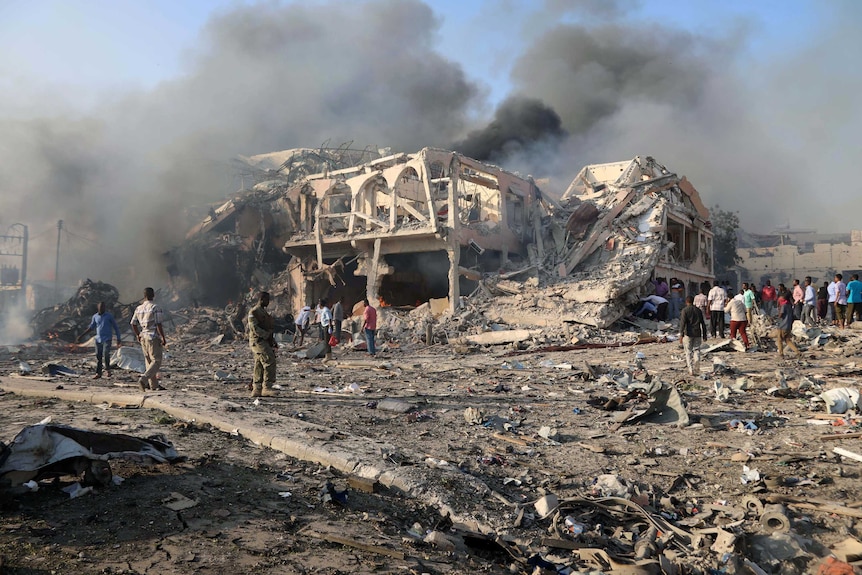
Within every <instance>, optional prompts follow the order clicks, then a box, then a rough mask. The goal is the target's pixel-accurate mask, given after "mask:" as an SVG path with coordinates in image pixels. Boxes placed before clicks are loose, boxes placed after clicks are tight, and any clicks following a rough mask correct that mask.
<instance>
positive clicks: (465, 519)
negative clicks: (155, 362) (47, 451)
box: [0, 308, 862, 574]
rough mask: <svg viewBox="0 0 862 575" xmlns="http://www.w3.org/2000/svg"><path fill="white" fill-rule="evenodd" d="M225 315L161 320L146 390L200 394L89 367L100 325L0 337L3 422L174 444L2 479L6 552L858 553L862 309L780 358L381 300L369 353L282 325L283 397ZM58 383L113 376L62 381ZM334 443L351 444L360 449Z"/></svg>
mask: <svg viewBox="0 0 862 575" xmlns="http://www.w3.org/2000/svg"><path fill="white" fill-rule="evenodd" d="M485 311H486V312H487V310H485ZM223 313H224V312H223V311H222V310H210V309H205V308H200V309H197V310H185V311H184V312H182V313H179V314H176V316H175V319H176V322H175V323H174V324H173V325H172V326H171V324H170V323H169V324H168V325H169V326H171V327H169V330H168V338H169V342H171V343H169V348H168V355H169V357H168V358H167V359H166V361H165V366H164V368H163V380H162V381H163V384H164V386H165V387H166V388H167V391H163V392H159V393H155V394H151V395H153V396H158V397H160V398H161V401H164V402H167V403H170V402H174V404H176V405H181V406H186V408H189V409H190V406H193V405H194V401H193V398H194V397H198V396H206V397H211V398H215V399H217V400H218V402H220V403H218V405H222V406H227V407H219V408H218V409H213V410H211V412H209V413H208V412H207V410H205V409H202V410H201V411H200V413H199V415H198V417H197V418H186V419H184V418H182V417H177V416H175V415H171V414H170V413H167V412H165V411H160V410H157V409H152V408H148V407H147V400H143V401H142V397H141V394H140V392H138V391H137V390H136V388H137V385H136V383H135V381H136V372H134V371H133V370H132V369H125V370H124V369H119V368H117V369H115V370H114V374H113V376H112V378H111V379H101V380H97V381H95V382H94V381H92V380H90V375H91V373H92V372H91V371H90V370H91V369H92V363H93V358H92V357H91V355H92V354H91V353H90V347H89V346H86V345H82V346H70V345H68V344H62V343H58V342H57V341H41V342H38V343H32V344H24V345H20V346H10V347H5V348H0V361H2V366H3V370H2V374H3V375H2V380H0V387H3V388H4V389H6V390H7V391H6V392H5V393H4V394H3V395H2V396H1V397H0V402H2V404H3V412H4V414H7V415H6V416H4V418H3V423H2V429H0V432H2V434H3V435H2V437H3V441H4V442H6V443H9V442H10V441H11V440H12V439H13V438H14V437H15V436H16V435H17V434H18V433H19V432H20V431H21V430H22V429H23V428H25V427H27V426H29V425H33V424H36V423H39V422H40V421H42V420H43V419H44V418H45V417H48V416H50V418H51V423H52V425H69V426H73V427H77V428H82V429H91V430H93V429H95V430H97V431H100V432H109V433H111V432H116V433H122V434H127V435H133V436H138V437H141V438H144V437H150V436H153V435H162V436H164V437H165V438H166V439H167V441H169V442H170V443H172V444H173V447H174V448H175V449H176V452H177V453H178V454H179V456H182V457H184V458H185V459H184V460H183V461H181V462H177V463H173V464H170V463H155V464H150V465H145V464H144V463H140V462H135V461H127V460H117V461H113V460H112V461H111V462H110V465H111V470H112V473H113V474H115V475H116V476H117V477H118V478H121V479H116V480H115V482H116V483H117V484H115V482H111V483H108V484H107V485H98V486H96V487H95V488H94V489H91V490H89V491H86V492H85V493H83V494H81V495H77V494H76V493H75V491H74V490H72V494H70V493H68V492H67V491H69V490H68V489H67V490H66V491H64V490H63V488H68V487H69V486H71V485H74V484H75V483H77V482H80V481H81V478H80V477H75V476H74V474H71V475H70V474H68V473H66V474H62V475H60V476H59V477H58V478H56V479H49V478H45V479H41V480H40V481H38V482H37V487H38V491H31V490H30V489H28V488H27V487H25V486H23V485H14V486H9V487H8V489H7V491H6V495H4V499H3V514H2V529H0V555H2V556H3V567H2V569H3V571H2V572H3V573H25V572H38V571H34V570H44V571H45V572H49V571H52V570H53V571H56V572H68V570H69V569H74V571H75V572H81V573H207V572H222V571H223V570H224V569H226V568H230V569H231V570H232V571H233V572H236V573H276V572H278V573H282V572H302V573H336V572H347V571H350V572H354V573H355V572H359V573H372V572H373V573H380V572H402V571H404V570H405V569H406V570H409V571H411V572H416V573H426V572H427V573H467V572H489V573H496V572H499V573H503V572H513V573H533V572H536V573H538V572H547V573H551V572H568V573H680V574H682V573H814V572H817V571H818V569H821V567H822V568H823V569H826V568H830V569H837V568H843V567H842V566H843V565H845V562H846V563H847V564H848V565H847V566H846V568H848V569H851V571H846V572H852V567H851V566H850V565H849V564H853V563H857V562H858V561H859V559H860V558H862V551H860V547H862V545H860V543H859V541H858V540H857V538H858V537H859V536H860V533H859V529H860V523H859V521H860V517H862V511H860V509H862V493H860V488H859V485H860V482H859V473H860V469H862V468H860V465H862V462H860V459H862V441H860V438H862V431H860V430H859V421H860V420H859V419H857V418H856V411H857V409H858V407H859V394H858V391H857V390H858V378H859V376H860V373H862V366H858V365H857V363H856V360H855V358H856V357H858V353H859V349H860V347H862V337H860V335H862V331H856V330H852V329H847V330H833V329H832V328H823V329H822V330H821V329H814V330H804V329H802V330H796V331H797V341H798V342H800V344H801V346H802V349H803V354H802V356H801V358H799V359H788V360H780V359H779V358H778V356H777V353H776V352H775V351H774V344H772V342H770V341H769V340H768V339H766V338H761V339H760V348H759V350H758V351H755V352H748V353H745V352H739V351H736V350H735V348H734V346H733V345H731V344H730V343H729V342H728V340H721V341H719V342H716V341H713V340H710V341H707V342H706V344H705V346H704V347H705V349H713V348H714V349H713V351H710V352H709V353H707V354H706V355H705V359H704V361H703V363H702V366H701V374H699V375H696V376H689V375H688V373H687V370H686V366H685V361H684V358H683V356H682V350H681V349H680V347H679V342H678V341H676V338H675V337H674V333H675V332H674V329H673V328H672V327H671V326H669V325H666V324H655V325H654V326H653V327H654V328H655V329H654V330H653V331H645V330H643V328H632V329H626V328H624V327H615V329H614V330H602V329H598V328H589V327H584V326H580V327H573V328H572V329H573V330H574V331H575V332H576V334H574V335H572V334H568V333H566V334H560V333H559V330H557V329H536V328H532V329H517V328H518V326H500V325H497V327H496V328H493V329H492V330H491V331H487V332H484V333H488V334H500V337H499V338H497V339H498V340H499V341H495V342H493V343H497V345H488V344H487V343H485V344H480V343H473V342H471V341H470V337H469V334H468V332H469V331H470V330H469V329H465V330H464V331H463V332H461V331H459V330H458V328H457V326H456V325H455V324H457V323H458V322H457V321H456V319H457V318H450V320H451V322H450V323H451V324H453V325H452V326H450V327H451V329H449V330H448V332H450V333H445V332H446V331H447V330H442V331H441V333H439V334H438V335H439V336H441V337H444V338H446V339H451V341H450V342H449V343H447V344H442V343H433V342H432V345H427V344H425V343H424V342H422V341H420V339H421V338H420V337H419V336H418V335H416V336H415V337H412V336H411V334H412V333H414V332H415V331H416V329H415V328H414V327H413V325H414V323H418V324H421V323H422V322H416V320H415V318H414V319H411V313H410V312H405V311H398V310H394V309H392V310H388V309H386V308H383V310H382V313H381V315H382V321H381V325H382V326H388V327H384V328H383V330H382V331H383V334H382V335H383V337H382V338H381V339H382V340H383V342H382V346H381V349H382V351H381V353H380V355H379V357H376V358H373V359H372V358H369V357H368V356H367V354H365V353H363V352H362V351H361V350H357V349H352V346H351V345H349V344H345V345H342V346H338V347H336V349H335V357H334V359H333V361H330V362H322V361H320V360H315V359H306V358H304V357H303V356H304V355H305V351H306V350H307V349H308V347H309V345H313V343H314V341H313V339H314V338H313V337H312V338H310V339H311V340H312V341H308V342H306V344H307V345H306V346H304V348H303V349H294V348H293V347H292V346H291V345H290V344H289V335H286V336H283V337H282V339H283V343H282V346H281V348H280V350H279V353H278V358H279V364H278V383H279V385H280V387H281V388H282V389H281V392H280V395H279V396H278V397H275V398H261V399H258V400H256V401H255V400H253V399H252V398H250V397H249V391H248V385H249V382H250V366H251V354H250V352H249V350H248V348H247V345H246V344H245V343H244V342H242V341H224V338H219V337H216V338H213V337H212V334H211V333H209V334H205V335H202V334H198V333H197V331H196V328H195V326H196V325H198V324H199V323H200V322H201V321H203V320H204V319H209V318H211V317H217V316H219V315H220V314H223ZM463 314H464V316H463V317H470V319H469V321H466V320H465V322H464V323H469V324H470V325H474V326H475V325H477V324H478V323H481V322H480V320H479V318H480V317H481V318H485V319H486V320H487V314H486V313H483V312H481V311H479V310H477V309H472V310H471V309H467V310H464V312H463ZM413 315H414V316H415V315H416V314H415V313H414V314H413ZM181 317H184V318H185V319H187V320H188V321H185V322H182V323H181V320H180V319H179V318H181ZM463 317H462V319H463ZM492 319H493V318H492ZM495 325H496V324H495ZM504 328H505V329H504ZM510 328H511V329H510ZM659 328H664V329H663V330H661V329H659ZM387 330H388V332H387ZM399 330H400V331H399ZM494 330H496V331H494ZM507 332H518V334H514V335H513V334H511V333H510V334H508V335H509V337H503V334H506V333H507ZM387 333H388V335H387ZM459 333H461V334H463V337H461V338H460V339H459V338H458V337H457V336H458V334H459ZM417 334H418V332H417ZM396 335H399V336H400V337H396ZM507 339H509V340H511V341H509V342H506V341H505V340H507ZM573 340H577V343H571V342H572V341H573ZM480 341H481V340H480ZM717 343H718V344H723V345H715V344H717ZM591 344H592V345H591ZM127 347H129V348H130V349H134V348H132V347H131V346H127ZM24 364H26V365H27V366H30V367H31V370H30V374H29V375H27V376H22V375H21V371H22V369H23V365H24ZM40 365H60V366H63V367H65V368H67V369H66V370H61V371H56V370H55V372H54V373H55V374H54V375H50V373H49V372H46V373H45V374H44V375H37V374H38V373H39V369H38V366H40ZM27 384H29V389H30V392H31V393H35V392H34V391H33V390H35V389H37V388H38V389H43V390H44V391H40V392H38V393H39V394H40V395H43V396H45V397H42V398H39V397H35V396H33V395H27V394H25V393H23V391H26V389H25V388H26V387H27ZM40 385H41V386H43V387H41V388H40V387H38V386H40ZM12 388H15V389H21V390H22V392H11V391H9V389H12ZM830 390H839V391H837V392H834V391H833V392H829V391H830ZM841 390H843V391H841ZM72 392H79V395H81V396H84V395H87V394H96V395H95V396H98V394H111V397H114V396H119V397H121V398H123V397H128V400H127V401H112V402H96V403H87V402H79V401H72V400H69V399H66V400H61V399H57V398H52V397H51V396H56V397H61V396H62V394H63V393H72ZM665 392H666V393H665ZM826 392H829V393H826ZM148 395H149V394H148ZM668 397H676V398H678V399H679V400H680V403H678V404H677V403H674V402H673V401H671V400H668ZM219 411H221V412H229V413H221V414H220V413H217V412H219ZM830 412H831V413H830ZM219 417H234V418H237V419H239V420H246V421H248V422H253V425H254V426H255V427H256V428H259V429H261V430H263V431H265V432H266V433H270V434H278V433H279V432H280V430H282V431H281V432H282V433H288V432H289V433H292V434H294V436H295V435H296V431H295V430H296V429H302V430H304V433H305V436H306V437H305V438H299V441H306V442H307V443H308V444H309V445H314V446H315V450H314V454H312V449H311V448H309V451H308V452H309V456H308V457H305V458H296V457H292V456H289V455H287V454H285V453H283V452H281V451H279V450H278V449H273V448H269V447H264V446H261V445H255V443H254V441H252V440H251V439H249V438H248V437H244V436H243V434H242V432H234V433H231V431H230V430H226V429H219V428H218V425H215V426H214V425H212V424H210V423H208V421H210V419H212V420H213V421H214V420H216V419H219ZM241 425H242V424H240V425H238V427H237V429H238V430H240V429H244V428H242V427H241ZM296 426H299V427H296ZM294 439H296V437H294ZM258 443H259V442H258ZM362 444H364V447H356V448H354V447H351V446H355V445H362ZM339 445H342V446H344V445H346V446H348V448H349V449H353V450H354V452H355V453H357V454H358V455H357V456H356V458H357V461H354V462H351V463H350V469H346V468H345V464H343V463H340V462H341V461H342V459H340V458H339V457H338V453H339V449H340V447H339ZM321 453H323V454H326V453H332V454H334V455H332V456H331V459H332V461H330V462H328V463H327V462H325V461H321V459H322V458H325V456H321V455H320V454H321ZM4 459H5V458H4ZM0 469H2V468H0ZM368 470H372V471H368ZM404 478H407V479H404ZM411 481H412V482H413V483H410V488H409V489H406V490H405V488H404V487H403V486H404V484H405V482H411ZM73 495H76V496H74V497H73ZM141 549H146V550H147V551H146V552H145V553H142V552H141ZM827 561H828V563H826V562H827ZM824 572H826V571H824ZM829 572H830V573H831V572H833V571H829ZM834 572H837V571H834ZM841 572H844V571H841Z"/></svg>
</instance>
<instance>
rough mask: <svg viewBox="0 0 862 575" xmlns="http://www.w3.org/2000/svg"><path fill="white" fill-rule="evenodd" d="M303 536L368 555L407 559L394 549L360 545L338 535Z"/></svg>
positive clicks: (405, 555) (360, 543)
mask: <svg viewBox="0 0 862 575" xmlns="http://www.w3.org/2000/svg"><path fill="white" fill-rule="evenodd" d="M303 534H304V535H308V536H309V537H314V538H315V539H321V540H323V541H328V542H330V543H338V544H339V545H344V546H346V547H353V548H354V549H360V550H362V551H367V552H369V553H376V554H377V555H385V556H386V557H393V558H395V559H406V558H407V554H406V553H404V552H403V551H396V550H394V549H389V548H388V547H381V546H380V545H370V544H368V543H362V542H361V541H357V540H355V539H350V538H349V537H341V536H340V535H334V534H330V533H317V532H315V531H306V532H304V533H303Z"/></svg>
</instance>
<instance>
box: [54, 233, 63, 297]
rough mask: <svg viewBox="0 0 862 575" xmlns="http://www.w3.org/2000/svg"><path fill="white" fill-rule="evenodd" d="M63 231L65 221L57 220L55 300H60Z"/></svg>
mask: <svg viewBox="0 0 862 575" xmlns="http://www.w3.org/2000/svg"><path fill="white" fill-rule="evenodd" d="M62 231H63V220H57V263H56V265H55V266H54V299H55V300H58V301H59V300H60V233H61V232H62Z"/></svg>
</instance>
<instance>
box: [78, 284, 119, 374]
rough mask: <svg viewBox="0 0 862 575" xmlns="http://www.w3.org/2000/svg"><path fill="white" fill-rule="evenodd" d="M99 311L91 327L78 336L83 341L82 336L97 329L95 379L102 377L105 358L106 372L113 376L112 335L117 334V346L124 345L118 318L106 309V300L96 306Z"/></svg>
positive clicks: (94, 316) (91, 322)
mask: <svg viewBox="0 0 862 575" xmlns="http://www.w3.org/2000/svg"><path fill="white" fill-rule="evenodd" d="M96 309H97V313H95V314H94V315H93V319H92V320H90V327H88V328H87V331H85V332H84V333H82V334H81V335H79V336H78V339H77V340H76V341H81V338H82V337H84V336H85V335H86V334H88V333H90V332H91V331H93V330H95V331H96V375H94V376H93V379H99V378H100V377H102V361H103V359H104V364H105V374H106V375H107V376H108V377H111V336H112V335H113V334H114V333H116V334H117V347H122V345H123V340H122V339H121V336H120V326H119V325H117V320H115V319H114V316H113V315H112V314H111V312H109V311H105V302H103V301H100V302H99V304H98V306H97V307H96Z"/></svg>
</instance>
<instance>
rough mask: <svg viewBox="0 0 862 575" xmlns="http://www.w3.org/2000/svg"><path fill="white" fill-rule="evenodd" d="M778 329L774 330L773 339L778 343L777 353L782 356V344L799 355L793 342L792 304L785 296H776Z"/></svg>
mask: <svg viewBox="0 0 862 575" xmlns="http://www.w3.org/2000/svg"><path fill="white" fill-rule="evenodd" d="M777 327H778V329H777V330H776V331H775V333H774V335H775V341H776V342H777V343H778V355H780V356H781V357H784V346H785V345H786V346H787V347H789V348H790V349H792V350H793V351H795V352H796V355H797V356H799V355H801V353H800V351H799V348H798V347H796V344H795V343H794V342H793V333H792V329H793V305H792V304H791V303H790V301H789V300H788V299H787V298H784V297H781V296H778V326H777Z"/></svg>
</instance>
